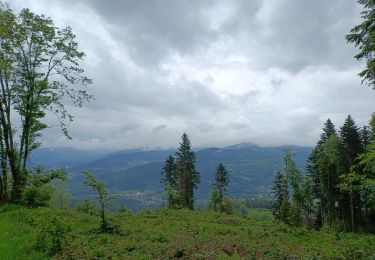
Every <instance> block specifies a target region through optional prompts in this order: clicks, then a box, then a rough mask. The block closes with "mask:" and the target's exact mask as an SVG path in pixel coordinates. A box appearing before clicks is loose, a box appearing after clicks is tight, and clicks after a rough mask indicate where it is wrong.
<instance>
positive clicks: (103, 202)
mask: <svg viewBox="0 0 375 260" xmlns="http://www.w3.org/2000/svg"><path fill="white" fill-rule="evenodd" d="M84 174H85V175H86V180H85V181H84V184H85V185H86V186H88V187H90V188H91V189H92V191H95V192H97V193H98V195H97V198H96V199H97V201H98V202H99V204H100V209H99V213H100V220H101V223H100V230H101V231H102V232H111V231H112V227H111V225H110V224H109V222H108V218H107V217H106V210H107V208H108V207H109V202H110V200H111V197H110V195H109V193H108V191H107V189H106V187H105V185H104V183H101V182H98V181H97V180H96V179H95V177H94V175H92V174H91V173H89V172H84Z"/></svg>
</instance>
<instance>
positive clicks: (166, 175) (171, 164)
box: [161, 155, 179, 208]
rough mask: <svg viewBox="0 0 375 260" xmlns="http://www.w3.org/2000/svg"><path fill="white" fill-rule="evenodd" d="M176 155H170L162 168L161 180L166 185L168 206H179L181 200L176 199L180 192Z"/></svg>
mask: <svg viewBox="0 0 375 260" xmlns="http://www.w3.org/2000/svg"><path fill="white" fill-rule="evenodd" d="M176 168H177V166H176V163H175V160H174V157H173V156H172V155H170V156H169V157H168V158H167V159H166V160H165V164H164V166H163V170H162V180H161V182H162V183H164V185H165V188H164V189H165V192H166V196H167V204H168V205H167V206H168V208H178V206H179V205H178V204H179V201H178V200H177V199H176V197H177V196H176V194H177V193H178V176H177V172H176Z"/></svg>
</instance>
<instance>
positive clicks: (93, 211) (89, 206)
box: [76, 199, 98, 215]
mask: <svg viewBox="0 0 375 260" xmlns="http://www.w3.org/2000/svg"><path fill="white" fill-rule="evenodd" d="M76 209H77V211H78V212H82V213H86V214H89V215H97V214H98V210H97V208H96V206H95V204H94V203H93V202H92V201H91V200H88V199H85V200H83V201H81V202H79V203H78V204H77V206H76Z"/></svg>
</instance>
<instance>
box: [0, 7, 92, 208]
mask: <svg viewBox="0 0 375 260" xmlns="http://www.w3.org/2000/svg"><path fill="white" fill-rule="evenodd" d="M0 37H1V42H0V153H1V155H2V156H1V157H0V159H1V166H2V169H3V170H4V171H3V174H2V176H1V179H2V180H3V179H4V177H5V176H6V175H5V174H4V173H5V172H9V173H10V176H11V178H12V180H11V182H12V192H11V196H12V200H13V201H18V202H19V201H20V199H21V193H22V188H23V187H24V185H25V181H26V177H27V175H28V170H27V160H28V158H29V156H30V154H31V152H32V151H33V150H35V149H36V148H38V147H39V145H40V143H39V141H38V139H39V137H40V136H41V132H42V131H43V130H44V129H46V128H47V127H48V125H47V124H46V123H45V122H44V121H43V119H44V118H45V116H46V113H47V112H51V113H53V114H55V115H56V117H57V119H58V121H59V123H60V126H61V129H62V131H63V133H64V134H65V135H66V136H67V137H69V135H68V130H67V123H68V122H70V121H72V119H73V117H72V116H71V115H70V114H69V113H68V111H67V109H66V107H65V105H64V102H66V101H67V100H70V101H72V103H73V104H74V105H76V106H78V107H81V106H82V105H83V103H84V102H86V101H88V100H90V99H91V96H90V95H89V94H88V93H87V92H86V90H85V89H84V87H86V86H88V85H89V84H90V83H91V80H90V79H88V78H87V77H86V76H84V70H83V69H82V68H81V66H80V62H81V60H82V59H83V58H84V53H83V52H81V51H79V50H78V43H77V42H76V40H75V35H74V34H73V32H72V30H71V28H69V27H67V28H62V29H61V28H58V27H56V26H55V25H54V24H53V21H52V20H51V19H50V18H47V17H45V16H44V15H37V14H35V13H33V12H31V11H30V10H29V9H22V10H21V11H20V12H19V13H15V12H14V11H13V10H11V9H9V8H8V7H7V6H6V5H5V4H3V3H2V2H0ZM5 162H6V163H5ZM2 180H1V181H0V182H1V184H2V186H4V185H7V184H8V182H6V181H2ZM6 188H8V187H6ZM6 190H8V189H6ZM2 191H4V187H2ZM7 194H8V193H7V192H5V193H4V192H2V194H1V195H2V196H7ZM0 199H2V198H0ZM5 199H6V198H5Z"/></svg>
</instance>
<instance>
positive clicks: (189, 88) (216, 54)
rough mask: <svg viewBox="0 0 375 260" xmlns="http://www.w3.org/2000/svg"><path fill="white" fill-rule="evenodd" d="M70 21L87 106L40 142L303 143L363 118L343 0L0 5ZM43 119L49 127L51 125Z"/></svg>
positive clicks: (363, 91) (364, 99) (15, 0)
mask: <svg viewBox="0 0 375 260" xmlns="http://www.w3.org/2000/svg"><path fill="white" fill-rule="evenodd" d="M11 6H12V7H14V8H15V9H19V8H21V7H28V8H30V9H31V10H33V11H34V12H36V13H39V14H41V13H42V14H45V15H47V16H50V17H51V18H52V19H53V20H54V21H55V23H56V25H58V26H60V27H65V26H71V27H72V28H73V31H74V32H75V34H76V35H77V39H78V41H79V43H80V48H81V49H82V50H83V51H85V52H86V54H87V56H86V59H85V62H84V63H83V66H84V67H85V69H86V71H87V75H88V76H89V77H90V78H92V79H93V81H94V83H93V85H92V87H91V88H90V92H91V93H92V94H94V95H95V100H94V101H92V102H91V103H90V104H88V105H86V106H85V107H84V108H83V109H71V112H72V114H73V115H74V116H75V121H74V123H72V124H71V125H70V132H71V135H72V136H73V140H70V141H69V140H67V139H66V138H64V137H63V135H62V134H61V131H59V129H58V128H57V127H54V128H51V129H49V130H48V131H46V132H45V134H44V137H43V143H44V145H45V146H52V147H59V146H72V147H76V148H80V149H103V148H106V149H127V148H140V147H151V148H155V147H163V148H167V147H176V146H177V145H178V142H179V139H180V136H181V134H182V133H183V132H184V131H185V132H187V133H188V135H189V136H190V137H191V140H192V143H193V146H195V147H206V146H224V145H230V144H235V143H240V142H253V143H255V144H259V145H262V146H270V145H282V144H294V145H309V146H312V145H314V144H315V142H316V141H317V139H318V138H319V134H320V132H321V127H322V124H323V123H324V121H325V120H326V119H327V118H331V119H332V120H333V122H334V123H335V124H336V126H337V127H339V126H340V125H341V124H342V122H343V120H344V119H345V117H346V115H348V114H351V115H352V116H353V117H354V119H355V121H356V122H357V124H358V125H360V126H361V125H364V124H367V123H368V120H369V118H370V114H371V113H372V112H374V111H375V91H374V90H371V88H369V87H366V86H363V85H361V80H360V78H359V77H358V73H359V71H360V70H361V68H362V67H363V64H361V63H360V62H357V61H356V60H354V58H353V56H354V55H355V53H356V51H357V50H356V49H355V48H354V47H353V46H350V45H348V44H346V41H345V38H344V37H345V34H347V33H348V32H349V30H350V28H352V27H353V26H354V25H356V24H358V23H359V22H360V21H361V20H360V11H361V9H360V6H358V5H357V4H356V3H355V1H354V0H353V1H352V0H329V1H327V0H314V1H311V0H231V1H227V0H217V1H216V0H106V1H103V0H38V1H36V0H29V1H25V0H12V1H11ZM48 120H49V122H50V123H51V124H56V121H55V120H52V118H49V119H48Z"/></svg>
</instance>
